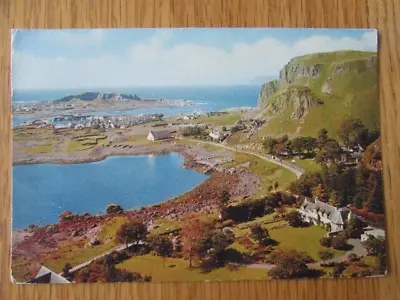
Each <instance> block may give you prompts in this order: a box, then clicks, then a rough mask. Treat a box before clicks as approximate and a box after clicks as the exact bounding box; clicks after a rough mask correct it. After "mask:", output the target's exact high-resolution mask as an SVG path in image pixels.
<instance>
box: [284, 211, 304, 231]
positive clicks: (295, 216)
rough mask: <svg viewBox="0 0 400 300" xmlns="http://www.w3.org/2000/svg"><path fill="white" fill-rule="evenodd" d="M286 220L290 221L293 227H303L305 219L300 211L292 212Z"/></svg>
mask: <svg viewBox="0 0 400 300" xmlns="http://www.w3.org/2000/svg"><path fill="white" fill-rule="evenodd" d="M285 220H286V221H288V223H289V225H290V226H292V227H301V226H303V224H304V223H303V219H302V217H301V215H300V213H299V212H298V211H291V212H290V213H288V214H287V215H286V216H285Z"/></svg>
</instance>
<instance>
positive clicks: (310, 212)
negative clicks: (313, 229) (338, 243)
mask: <svg viewBox="0 0 400 300" xmlns="http://www.w3.org/2000/svg"><path fill="white" fill-rule="evenodd" d="M298 211H299V213H300V214H301V216H302V217H303V220H304V221H305V222H309V223H313V224H315V225H324V226H325V227H327V228H329V233H335V232H340V231H343V230H344V226H345V222H346V221H348V220H350V217H351V215H352V213H351V211H350V210H349V209H348V208H346V207H341V208H337V207H335V206H333V205H330V204H328V203H325V202H322V201H319V200H318V198H315V202H311V201H308V200H307V199H305V200H304V202H303V204H302V205H301V207H300V208H299V210H298Z"/></svg>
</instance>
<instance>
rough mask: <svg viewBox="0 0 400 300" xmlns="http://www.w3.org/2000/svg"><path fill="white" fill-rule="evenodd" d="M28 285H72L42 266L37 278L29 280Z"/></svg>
mask: <svg viewBox="0 0 400 300" xmlns="http://www.w3.org/2000/svg"><path fill="white" fill-rule="evenodd" d="M27 283H71V282H69V281H68V280H67V279H65V278H64V277H62V276H61V275H59V274H57V273H54V272H53V271H51V270H50V269H48V268H46V267H45V266H42V267H41V268H40V270H39V272H38V273H37V274H36V277H35V278H33V279H31V280H29V281H28V282H27Z"/></svg>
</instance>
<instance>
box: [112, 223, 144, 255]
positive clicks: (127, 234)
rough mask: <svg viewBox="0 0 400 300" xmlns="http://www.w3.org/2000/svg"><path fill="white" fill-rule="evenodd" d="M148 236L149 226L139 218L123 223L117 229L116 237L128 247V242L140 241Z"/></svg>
mask: <svg viewBox="0 0 400 300" xmlns="http://www.w3.org/2000/svg"><path fill="white" fill-rule="evenodd" d="M146 237H147V227H146V225H144V224H143V223H142V222H140V221H139V220H132V221H130V222H128V223H125V224H122V225H121V227H120V228H119V230H118V231H117V235H116V239H117V241H118V242H120V243H125V245H126V248H128V243H136V244H137V243H139V242H141V241H144V240H145V239H146Z"/></svg>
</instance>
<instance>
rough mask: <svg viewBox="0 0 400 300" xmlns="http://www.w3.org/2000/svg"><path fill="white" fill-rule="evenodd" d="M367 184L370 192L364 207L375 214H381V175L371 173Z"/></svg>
mask: <svg viewBox="0 0 400 300" xmlns="http://www.w3.org/2000/svg"><path fill="white" fill-rule="evenodd" d="M367 183H368V185H369V187H370V189H371V190H370V193H369V196H368V200H367V203H366V207H367V209H368V210H369V211H372V212H375V213H382V212H383V186H382V175H380V174H378V173H376V172H374V173H371V175H370V176H369V178H368V182H367Z"/></svg>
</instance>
